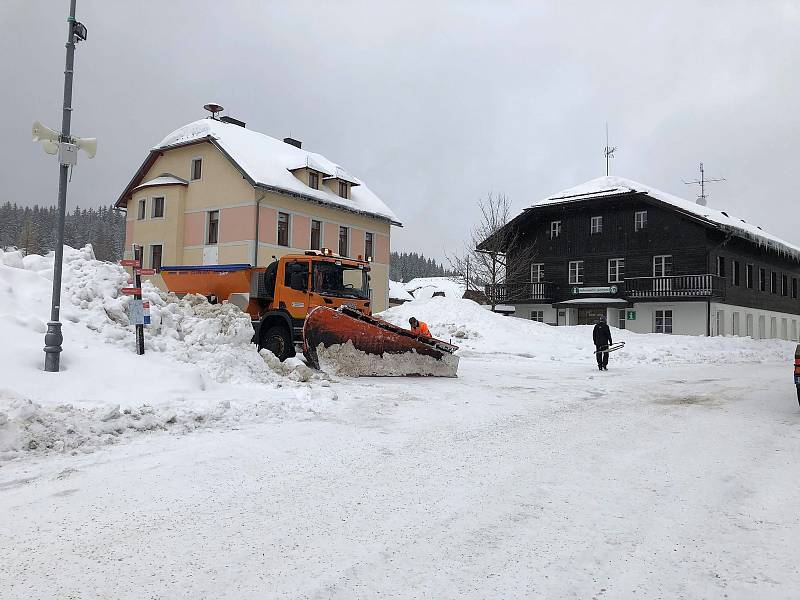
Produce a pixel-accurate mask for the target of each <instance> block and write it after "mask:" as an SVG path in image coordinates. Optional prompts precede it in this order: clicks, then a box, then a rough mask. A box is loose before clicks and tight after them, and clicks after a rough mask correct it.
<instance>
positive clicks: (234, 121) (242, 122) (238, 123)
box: [219, 115, 245, 127]
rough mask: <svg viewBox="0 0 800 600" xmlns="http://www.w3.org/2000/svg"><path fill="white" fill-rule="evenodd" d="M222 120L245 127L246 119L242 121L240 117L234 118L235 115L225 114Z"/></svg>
mask: <svg viewBox="0 0 800 600" xmlns="http://www.w3.org/2000/svg"><path fill="white" fill-rule="evenodd" d="M219 120H220V121H222V122H223V123H230V124H231V125H238V126H239V127H244V125H245V123H244V121H240V120H239V119H234V118H233V117H229V116H228V115H225V116H224V117H220V118H219Z"/></svg>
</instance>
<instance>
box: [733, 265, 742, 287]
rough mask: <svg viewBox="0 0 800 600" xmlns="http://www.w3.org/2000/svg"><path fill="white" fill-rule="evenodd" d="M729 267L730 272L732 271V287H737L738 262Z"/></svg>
mask: <svg viewBox="0 0 800 600" xmlns="http://www.w3.org/2000/svg"><path fill="white" fill-rule="evenodd" d="M731 267H732V270H733V285H736V286H738V285H739V284H740V283H741V281H740V277H739V261H738V260H734V261H733V262H732V263H731Z"/></svg>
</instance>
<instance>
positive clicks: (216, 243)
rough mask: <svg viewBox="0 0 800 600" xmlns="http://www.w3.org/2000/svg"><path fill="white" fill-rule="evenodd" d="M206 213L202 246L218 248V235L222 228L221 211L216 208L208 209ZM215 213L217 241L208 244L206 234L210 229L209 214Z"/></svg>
mask: <svg viewBox="0 0 800 600" xmlns="http://www.w3.org/2000/svg"><path fill="white" fill-rule="evenodd" d="M205 212H206V231H205V237H204V238H203V245H204V246H219V233H220V231H221V228H222V211H221V210H220V209H218V208H209V209H208V210H206V211H205ZM213 212H215V213H217V241H216V242H209V241H208V233H209V230H210V229H211V213H213Z"/></svg>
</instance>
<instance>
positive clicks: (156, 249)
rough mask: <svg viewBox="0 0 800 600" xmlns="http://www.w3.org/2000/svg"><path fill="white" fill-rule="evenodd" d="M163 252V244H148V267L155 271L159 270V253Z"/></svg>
mask: <svg viewBox="0 0 800 600" xmlns="http://www.w3.org/2000/svg"><path fill="white" fill-rule="evenodd" d="M163 252H164V246H162V245H161V244H153V245H152V246H150V268H151V269H155V270H156V271H160V270H161V255H162V254H163Z"/></svg>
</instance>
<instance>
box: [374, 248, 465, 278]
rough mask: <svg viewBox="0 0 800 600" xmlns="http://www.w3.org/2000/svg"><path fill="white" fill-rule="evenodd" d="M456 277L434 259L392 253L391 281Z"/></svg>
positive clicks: (411, 254) (409, 253) (406, 253)
mask: <svg viewBox="0 0 800 600" xmlns="http://www.w3.org/2000/svg"><path fill="white" fill-rule="evenodd" d="M449 275H455V273H454V272H453V271H450V270H449V269H445V268H444V267H443V266H442V265H441V264H440V263H437V262H436V261H435V260H433V259H432V258H425V255H424V254H417V253H416V252H392V255H391V262H390V268H389V279H391V280H392V281H411V280H412V279H414V278H415V277H446V276H449Z"/></svg>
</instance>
